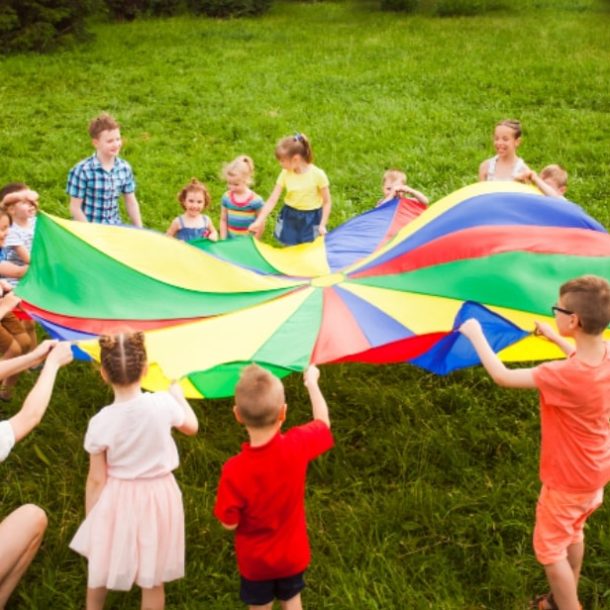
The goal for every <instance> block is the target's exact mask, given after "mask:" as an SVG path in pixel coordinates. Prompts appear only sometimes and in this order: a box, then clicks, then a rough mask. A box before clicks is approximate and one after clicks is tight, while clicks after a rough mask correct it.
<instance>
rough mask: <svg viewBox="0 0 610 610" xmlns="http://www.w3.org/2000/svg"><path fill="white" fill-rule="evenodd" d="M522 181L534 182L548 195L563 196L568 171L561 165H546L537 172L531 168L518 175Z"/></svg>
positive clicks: (566, 186)
mask: <svg viewBox="0 0 610 610" xmlns="http://www.w3.org/2000/svg"><path fill="white" fill-rule="evenodd" d="M518 178H519V180H521V181H523V182H530V183H532V184H535V185H536V186H537V187H538V188H539V189H540V190H541V191H542V192H543V193H544V194H545V195H548V196H549V197H562V198H563V197H564V196H565V192H566V190H567V188H568V172H566V170H565V169H563V167H561V165H557V164H553V165H547V166H546V167H545V168H543V169H542V171H541V172H540V174H537V173H536V172H535V171H534V170H533V169H531V170H528V171H526V172H523V174H521V175H520V176H518Z"/></svg>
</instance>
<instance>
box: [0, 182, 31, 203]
mask: <svg viewBox="0 0 610 610" xmlns="http://www.w3.org/2000/svg"><path fill="white" fill-rule="evenodd" d="M29 188H30V187H29V186H28V185H27V184H26V183H25V182H9V183H8V184H5V185H4V186H3V187H2V188H0V201H2V200H3V199H4V198H5V197H6V196H7V195H10V194H11V193H17V192H18V191H25V190H27V189H29Z"/></svg>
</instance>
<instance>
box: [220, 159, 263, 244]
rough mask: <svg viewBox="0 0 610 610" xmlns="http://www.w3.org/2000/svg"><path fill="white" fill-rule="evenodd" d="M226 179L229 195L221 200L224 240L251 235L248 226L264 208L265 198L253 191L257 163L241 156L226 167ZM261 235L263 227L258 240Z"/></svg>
mask: <svg viewBox="0 0 610 610" xmlns="http://www.w3.org/2000/svg"><path fill="white" fill-rule="evenodd" d="M222 177H223V178H224V179H225V180H226V182H227V192H226V193H225V194H224V195H223V196H222V200H221V208H220V239H226V238H227V237H229V238H233V237H243V236H247V235H248V234H249V231H248V227H249V226H250V225H251V224H252V223H253V222H254V221H255V220H256V219H257V217H258V215H259V214H260V211H261V209H262V207H263V205H264V202H263V199H262V197H261V196H260V195H257V194H256V193H255V192H254V191H253V190H251V189H250V186H251V185H252V182H253V181H254V161H252V159H251V158H250V157H248V156H247V155H240V156H239V157H237V158H235V159H233V161H231V162H230V163H228V164H227V165H225V166H224V168H223V170H222ZM261 233H262V227H261V228H260V229H259V230H258V231H256V232H255V237H257V238H258V237H260V235H261Z"/></svg>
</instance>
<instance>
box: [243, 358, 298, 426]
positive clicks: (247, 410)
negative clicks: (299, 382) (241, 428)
mask: <svg viewBox="0 0 610 610" xmlns="http://www.w3.org/2000/svg"><path fill="white" fill-rule="evenodd" d="M285 402H286V401H285V397H284V386H283V384H282V382H281V381H280V380H279V379H278V378H277V377H276V376H275V375H272V374H271V373H270V372H269V371H267V370H265V369H264V368H262V367H260V366H258V365H257V364H251V365H250V366H247V367H246V368H245V369H244V370H243V371H242V373H241V375H240V377H239V381H238V382H237V385H236V386H235V407H236V408H237V413H238V415H239V417H240V419H241V420H242V422H243V423H244V424H245V425H246V426H250V427H251V428H266V427H267V426H271V425H272V424H274V423H275V422H276V421H277V417H278V414H279V412H280V409H281V408H282V406H283V405H284V403H285Z"/></svg>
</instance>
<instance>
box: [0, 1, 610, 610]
mask: <svg viewBox="0 0 610 610" xmlns="http://www.w3.org/2000/svg"><path fill="white" fill-rule="evenodd" d="M609 26H610V18H609V15H608V12H607V11H604V10H602V5H598V4H596V3H594V2H589V1H584V0H581V1H575V2H551V1H550V0H549V1H548V2H525V1H523V2H516V3H515V4H514V5H513V7H512V9H511V10H510V11H504V12H496V13H490V14H486V15H481V16H478V17H471V18H453V19H433V18H429V17H425V16H408V15H396V14H391V13H382V12H380V11H378V10H377V9H376V8H375V7H374V6H373V5H372V4H365V3H355V2H344V3H313V4H302V3H280V4H278V5H277V6H275V7H274V8H273V10H272V11H271V13H270V14H268V15H266V16H264V17H262V18H260V19H256V20H228V21H214V20H208V19H196V18H191V17H180V18H173V19H169V20H142V21H137V22H133V23H125V24H97V25H93V26H92V30H93V32H94V34H95V38H94V39H93V40H92V41H90V42H89V43H87V44H85V45H83V46H79V47H75V48H72V49H67V50H64V51H61V52H57V53H55V54H53V55H49V56H41V57H39V56H32V55H17V56H12V57H9V58H4V59H2V60H0V73H1V79H0V102H1V103H0V125H1V138H0V182H1V183H5V182H8V181H13V180H24V181H26V182H27V183H28V184H30V185H31V186H32V187H33V188H35V189H36V190H38V191H39V192H40V194H41V203H42V208H43V209H44V210H45V211H48V212H51V213H54V214H58V215H60V216H64V217H66V216H67V215H68V210H67V196H66V195H65V193H64V188H65V180H66V175H67V172H68V170H69V168H70V167H71V166H72V165H73V164H74V163H76V162H77V161H78V160H79V159H81V158H83V157H85V156H87V155H88V154H90V151H91V147H90V142H89V139H88V136H87V132H86V127H87V123H88V121H89V119H90V118H92V117H93V116H95V115H96V114H98V113H99V112H101V111H102V110H106V111H109V112H111V113H113V114H114V115H115V116H116V117H117V118H118V119H119V121H120V122H121V124H122V126H123V135H124V139H125V144H124V149H123V156H124V157H125V158H127V159H128V160H129V161H130V162H131V164H132V166H133V168H134V170H135V174H136V179H137V182H138V190H137V194H138V197H139V200H140V204H141V209H142V214H143V218H144V222H145V224H146V225H147V226H149V227H151V228H154V229H159V230H165V229H166V227H167V226H168V225H169V223H170V221H171V219H172V218H173V217H174V216H176V215H177V214H178V213H179V212H180V209H179V207H178V204H177V202H176V200H175V194H176V192H177V191H178V189H179V188H180V187H181V186H182V185H183V184H184V183H186V182H187V181H188V180H189V179H190V178H191V177H192V176H196V177H198V178H200V179H202V180H204V181H205V182H206V183H207V184H208V185H209V187H210V190H211V192H212V196H213V200H214V206H213V208H212V210H211V215H212V216H213V218H214V219H215V220H217V219H218V215H219V206H218V202H219V200H220V196H221V195H222V193H223V188H224V185H223V183H222V181H221V179H220V177H219V174H220V170H221V167H222V165H223V163H225V162H227V161H229V160H231V159H232V158H233V157H235V156H236V155H238V154H242V153H246V154H249V155H250V156H252V157H253V159H254V161H255V163H256V166H257V182H256V185H255V189H256V190H257V191H258V192H260V194H261V195H263V196H264V197H266V196H267V194H268V193H269V192H270V190H271V189H272V187H273V184H274V181H275V177H276V175H277V172H278V171H279V166H278V164H277V162H276V161H275V158H274V155H273V149H274V144H275V141H276V140H277V139H279V138H280V137H282V136H284V135H286V134H289V133H292V132H294V131H297V130H298V131H302V132H304V133H306V134H307V135H308V136H309V137H310V138H311V140H312V144H313V149H314V152H315V155H316V163H317V164H318V165H319V166H320V167H322V168H324V169H325V170H326V172H327V173H328V175H329V178H330V181H331V193H332V196H333V206H334V207H333V212H332V215H331V225H332V226H337V225H338V224H340V223H341V222H343V221H344V220H346V219H348V218H350V217H351V216H353V215H355V214H357V213H360V212H362V211H364V210H366V209H368V208H369V207H370V206H371V205H373V203H374V202H375V201H376V200H377V199H378V198H379V193H380V182H381V174H382V173H383V171H384V170H385V169H386V168H387V167H390V166H396V167H400V168H403V169H404V170H406V171H407V173H408V176H409V183H410V184H411V185H412V186H413V187H415V188H417V189H418V190H421V191H423V192H424V193H426V194H427V195H428V196H429V197H430V199H431V201H435V200H438V199H439V198H441V197H442V196H444V195H446V194H448V193H450V192H452V191H453V190H455V189H457V188H459V187H461V186H464V185H466V184H469V183H470V182H473V181H475V180H476V176H477V168H478V165H479V163H480V162H481V161H482V160H483V159H484V158H486V157H489V156H491V155H492V154H493V149H492V145H491V133H492V130H493V125H494V124H495V123H496V122H497V121H498V120H500V119H502V118H506V117H515V118H519V119H520V120H521V121H522V122H523V125H524V138H523V144H522V146H521V148H520V154H521V155H522V156H523V157H524V158H525V160H526V161H527V162H528V163H529V164H530V165H531V166H532V167H534V168H537V169H540V168H541V167H543V166H544V165H546V164H549V163H560V164H562V165H564V166H565V167H566V168H567V169H568V171H569V173H570V184H569V191H568V195H569V198H570V199H572V200H573V201H575V202H577V203H579V204H581V205H582V206H583V207H584V208H585V209H586V210H587V211H588V212H589V213H590V214H592V215H593V216H595V217H596V218H597V219H598V220H600V221H601V222H602V223H604V224H605V225H606V226H608V225H610V212H609V210H608V202H609V194H610V146H609V144H610V120H609V119H610V97H609V94H608V83H609V82H610V36H609V35H608V32H609V31H610V28H609ZM266 238H267V239H269V240H270V239H271V238H270V231H269V230H267V235H266ZM498 272H499V273H509V272H510V270H502V269H499V270H498ZM100 298H101V299H103V298H104V295H103V293H100ZM549 305H551V303H549ZM139 307H146V298H145V295H143V299H142V303H139V304H137V305H134V308H135V309H136V311H135V312H134V313H135V314H136V315H137V308H139ZM431 315H433V312H431ZM210 349H213V346H210ZM34 376H35V373H28V374H25V375H23V377H22V378H21V379H20V383H19V387H18V392H17V396H16V397H15V399H14V400H13V403H12V404H10V405H8V406H4V405H2V410H3V416H4V417H6V416H9V415H10V414H11V413H13V412H14V411H15V410H16V409H17V408H18V405H19V403H20V401H21V400H22V399H23V397H24V396H25V394H26V393H27V391H28V389H29V388H30V387H31V385H32V383H33V381H34V378H35V377H34ZM286 385H287V395H288V400H289V416H288V422H287V424H288V425H289V426H291V425H295V424H299V423H302V422H304V421H306V420H307V418H308V417H309V414H310V411H309V405H308V403H307V399H306V394H305V392H304V388H303V387H302V383H301V381H300V379H299V378H298V377H297V376H293V377H291V378H289V379H288V380H287V382H286ZM321 385H322V388H323V390H324V392H325V394H326V396H327V398H328V402H329V404H330V408H331V414H332V419H333V430H334V434H335V438H336V447H335V448H334V449H333V450H332V452H330V453H329V454H328V455H326V456H325V457H323V458H322V459H320V460H318V461H317V462H316V463H315V464H314V465H313V466H312V467H311V469H310V474H309V484H308V494H307V504H308V515H309V531H310V539H311V543H312V549H313V562H312V565H311V568H310V570H309V573H308V574H309V578H308V585H309V586H308V588H307V590H306V591H305V593H304V597H303V599H304V603H305V606H306V607H307V608H309V609H314V608H315V609H329V610H331V609H332V610H334V609H337V610H343V609H358V610H377V609H382V608H383V609H397V610H402V609H418V610H419V609H422V610H423V609H428V608H429V609H434V610H438V609H442V610H465V609H468V610H475V609H476V610H482V609H490V610H505V609H506V610H509V609H510V610H513V609H515V610H516V609H521V608H524V607H527V600H528V598H530V597H531V596H532V595H533V594H534V593H540V592H543V591H545V590H546V583H545V580H544V576H543V573H542V569H541V568H540V566H538V565H537V564H536V562H535V559H534V557H533V553H532V550H531V532H532V525H533V517H534V506H535V500H536V497H537V492H538V487H539V483H538V479H537V467H538V447H539V421H538V411H537V398H536V395H535V393H534V392H527V391H522V392H519V391H514V390H513V391H511V390H503V389H498V388H496V387H495V386H494V385H493V383H492V382H490V381H489V380H488V379H487V377H486V376H485V375H484V374H483V373H482V371H481V370H480V369H473V370H467V371H462V372H459V373H455V374H452V375H450V376H448V377H446V378H440V377H435V376H433V375H430V374H427V373H425V372H422V371H420V370H418V369H415V368H413V367H409V366H385V367H369V366H358V365H344V366H332V367H325V368H323V371H322V380H321ZM110 400H111V394H110V392H109V390H108V389H107V388H106V387H105V386H104V385H103V383H102V382H101V380H100V378H99V375H98V374H97V372H96V371H95V370H94V369H93V367H91V366H90V365H88V364H84V363H74V364H73V365H71V366H70V367H69V368H68V369H66V370H64V371H63V372H62V373H61V374H60V377H59V380H58V382H57V386H56V392H55V395H54V398H53V401H52V404H51V407H50V409H49V412H48V414H47V416H46V418H45V420H44V422H43V423H42V425H41V426H40V428H39V429H38V430H37V431H36V432H35V433H33V434H32V435H31V436H30V437H28V438H27V439H26V440H25V441H24V442H23V443H21V445H20V446H19V447H17V449H16V450H15V451H14V452H13V454H12V455H11V456H10V458H9V459H8V460H7V461H6V462H4V463H3V464H2V465H0V477H1V480H2V485H1V486H0V507H1V508H0V514H6V513H7V512H9V511H10V510H11V509H13V508H14V507H16V506H17V505H18V504H20V503H24V502H35V503H37V504H39V505H41V506H43V507H44V508H45V509H46V510H47V512H48V514H49V520H50V523H49V529H48V533H47V536H46V538H45V542H44V544H43V547H42V550H41V553H40V555H39V557H38V558H37V559H36V560H35V562H34V564H33V566H32V568H31V570H30V572H29V573H28V575H27V576H26V579H25V581H24V583H23V584H22V586H20V587H19V589H18V590H17V592H16V593H15V595H14V597H13V599H12V601H11V602H10V603H9V607H10V608H27V609H46V608H52V609H55V608H61V609H72V608H80V607H82V606H83V599H84V588H85V583H86V563H85V561H84V560H83V559H82V558H81V557H79V556H77V555H76V554H74V553H73V552H72V551H70V550H69V549H68V543H69V541H70V539H71V537H72V535H73V534H74V532H75V530H76V528H77V526H78V524H79V523H80V521H81V519H82V518H83V513H84V481H85V476H86V472H87V464H88V459H87V455H86V454H85V452H84V450H83V449H82V441H83V437H84V433H85V429H86V425H87V421H88V419H89V418H90V417H91V416H92V415H93V414H94V413H95V412H96V411H97V410H98V409H99V408H100V407H101V406H102V405H104V404H107V403H108V402H109V401H110ZM231 404H232V403H231V401H228V400H227V401H199V402H195V403H194V406H195V409H196V411H197V413H198V415H199V416H200V424H201V428H200V433H199V435H198V436H197V437H196V438H194V439H186V438H183V437H181V438H179V439H178V442H179V446H180V452H181V467H180V469H179V470H178V471H177V477H178V479H179V482H180V485H181V488H182V490H183V494H184V499H185V509H186V522H187V575H186V578H185V579H183V580H181V581H179V582H176V583H173V584H170V585H168V586H167V588H166V591H167V607H168V608H181V609H206V610H207V609H210V610H227V609H233V608H241V607H242V605H241V603H240V602H239V600H238V597H237V589H238V576H237V571H236V567H235V560H234V554H233V548H232V540H231V534H227V533H226V532H224V531H222V529H221V528H220V526H219V525H218V524H217V523H216V521H215V520H214V518H213V517H212V514H211V513H212V506H213V501H214V494H215V489H216V484H217V481H218V476H219V472H220V467H221V465H222V463H223V462H224V461H225V460H226V459H227V458H228V457H229V456H230V455H232V454H233V453H235V452H236V451H238V450H239V444H240V442H242V441H243V440H244V434H243V431H242V430H240V428H239V427H238V425H237V424H236V423H235V422H234V420H233V417H232V414H231V409H230V407H231ZM587 543H588V547H587V555H586V558H585V564H584V570H583V576H582V581H581V597H582V602H583V607H584V608H586V609H587V610H591V609H601V608H610V600H609V599H608V597H609V596H610V585H609V583H610V510H609V509H608V507H603V508H602V509H600V510H599V511H598V512H597V513H596V514H595V516H594V517H593V518H592V519H591V520H590V524H589V526H588V529H587ZM138 604H139V592H138V591H137V590H136V589H134V590H133V591H132V592H131V593H129V594H112V595H111V596H110V597H109V603H108V607H109V608H119V609H124V608H125V609H126V608H135V607H138Z"/></svg>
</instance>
